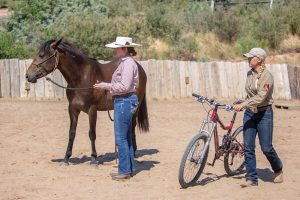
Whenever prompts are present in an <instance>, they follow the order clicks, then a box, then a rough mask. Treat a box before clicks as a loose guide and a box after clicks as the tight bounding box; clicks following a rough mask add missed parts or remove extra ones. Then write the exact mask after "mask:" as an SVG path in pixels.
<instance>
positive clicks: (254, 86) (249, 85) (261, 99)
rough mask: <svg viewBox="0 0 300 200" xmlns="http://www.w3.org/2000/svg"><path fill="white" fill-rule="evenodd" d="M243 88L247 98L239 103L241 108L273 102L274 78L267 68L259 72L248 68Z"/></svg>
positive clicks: (261, 105)
mask: <svg viewBox="0 0 300 200" xmlns="http://www.w3.org/2000/svg"><path fill="white" fill-rule="evenodd" d="M245 89H246V93H247V98H246V101H245V102H243V103H242V104H241V105H242V106H243V108H253V107H263V106H267V105H271V104H272V103H273V98H272V94H273V89H274V80H273V76H272V74H271V73H270V72H269V71H268V70H267V69H264V70H263V71H262V70H260V71H259V72H256V71H255V70H250V71H249V72H248V73H247V80H246V86H245Z"/></svg>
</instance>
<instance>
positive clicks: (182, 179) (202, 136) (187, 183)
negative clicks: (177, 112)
mask: <svg viewBox="0 0 300 200" xmlns="http://www.w3.org/2000/svg"><path fill="white" fill-rule="evenodd" d="M207 139H208V136H207V134H206V133H205V132H201V133H199V134H197V135H196V136H195V137H194V138H193V139H192V140H191V141H190V142H189V144H188V146H187V147H186V149H185V152H184V154H183V156H182V159H181V162H180V166H179V173H178V180H179V184H180V185H181V187H182V188H187V187H189V186H191V185H193V184H195V182H196V181H197V180H198V179H199V177H200V175H201V173H202V171H203V169H204V167H205V164H206V161H207V156H208V152H209V146H208V148H207V151H206V153H205V155H204V157H203V161H202V163H200V166H199V169H198V171H197V172H196V173H195V175H194V176H193V177H192V178H191V180H189V181H186V180H185V177H184V172H185V166H186V161H187V159H188V156H189V154H190V153H191V151H192V150H193V151H195V149H193V147H194V146H195V145H196V144H197V142H199V141H200V140H203V142H204V146H205V144H206V142H207ZM193 153H194V152H193ZM202 154H203V149H202V150H201V154H200V155H199V157H200V156H202ZM195 160H197V159H195ZM189 162H192V161H189ZM194 164H195V165H199V164H196V163H194Z"/></svg>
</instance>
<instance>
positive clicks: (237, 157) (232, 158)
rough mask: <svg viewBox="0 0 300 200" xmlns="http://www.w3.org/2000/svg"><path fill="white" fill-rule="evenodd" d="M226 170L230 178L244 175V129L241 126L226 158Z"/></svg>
mask: <svg viewBox="0 0 300 200" xmlns="http://www.w3.org/2000/svg"><path fill="white" fill-rule="evenodd" d="M224 168H225V171H226V173H227V174H228V175H229V176H234V175H238V174H242V173H244V168H245V158H244V146H243V127H242V126H240V127H239V128H237V129H236V131H235V132H234V133H233V134H232V141H231V144H230V147H229V152H228V153H227V154H226V155H225V157H224Z"/></svg>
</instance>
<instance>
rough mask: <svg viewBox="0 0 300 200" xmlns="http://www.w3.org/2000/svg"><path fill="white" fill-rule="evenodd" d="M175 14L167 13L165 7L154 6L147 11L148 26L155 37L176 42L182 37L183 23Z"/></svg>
mask: <svg viewBox="0 0 300 200" xmlns="http://www.w3.org/2000/svg"><path fill="white" fill-rule="evenodd" d="M172 16H173V17H174V15H171V14H170V13H167V11H166V9H165V8H161V7H154V8H153V9H152V10H149V11H148V12H147V13H146V22H145V23H146V28H147V29H148V31H149V33H150V34H151V35H152V36H153V37H155V38H164V39H166V40H167V41H170V42H174V41H175V42H176V41H178V40H179V38H180V34H181V29H182V26H183V25H182V24H180V22H178V20H177V19H175V18H172Z"/></svg>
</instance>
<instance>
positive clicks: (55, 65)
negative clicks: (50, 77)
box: [32, 50, 59, 74]
mask: <svg viewBox="0 0 300 200" xmlns="http://www.w3.org/2000/svg"><path fill="white" fill-rule="evenodd" d="M53 57H55V64H54V68H53V70H52V71H51V72H54V71H55V70H56V69H57V67H58V62H59V53H58V51H57V50H55V52H54V53H53V54H52V55H51V56H49V57H48V58H47V59H46V60H43V61H41V62H40V63H38V64H35V63H34V62H32V65H35V66H36V67H37V68H42V69H43V70H44V71H46V72H47V73H48V74H49V73H51V72H48V71H47V70H46V69H45V68H44V67H43V66H41V65H42V64H43V63H45V62H47V61H48V60H50V59H51V58H53Z"/></svg>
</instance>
